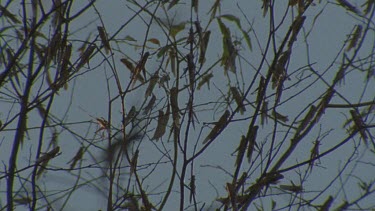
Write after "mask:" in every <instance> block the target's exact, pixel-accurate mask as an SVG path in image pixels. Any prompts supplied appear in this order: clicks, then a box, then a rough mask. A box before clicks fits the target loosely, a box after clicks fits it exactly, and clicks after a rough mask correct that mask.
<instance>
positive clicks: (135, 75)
mask: <svg viewBox="0 0 375 211" xmlns="http://www.w3.org/2000/svg"><path fill="white" fill-rule="evenodd" d="M149 56H150V53H149V52H146V53H144V54H143V56H142V57H141V59H140V60H139V62H138V63H137V66H136V67H135V68H134V72H133V76H132V81H133V86H134V85H135V82H136V81H137V80H139V81H140V82H141V83H144V82H145V80H144V78H143V77H140V76H141V75H140V73H141V71H143V76H144V77H146V71H145V65H146V61H147V58H148V57H149ZM136 79H137V80H136Z"/></svg>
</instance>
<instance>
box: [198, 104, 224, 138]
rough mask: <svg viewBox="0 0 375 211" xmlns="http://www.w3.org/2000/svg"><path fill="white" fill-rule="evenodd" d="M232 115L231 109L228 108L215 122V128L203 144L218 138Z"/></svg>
mask: <svg viewBox="0 0 375 211" xmlns="http://www.w3.org/2000/svg"><path fill="white" fill-rule="evenodd" d="M229 116H230V111H229V110H226V111H225V112H224V113H223V115H222V116H221V117H220V119H219V121H217V122H216V123H215V126H214V128H212V130H211V132H210V133H209V134H208V135H207V137H206V138H205V139H204V140H203V143H202V144H206V143H207V142H209V141H211V140H213V139H214V138H216V136H217V135H219V132H220V130H221V129H222V128H224V127H225V126H226V124H227V120H228V117H229Z"/></svg>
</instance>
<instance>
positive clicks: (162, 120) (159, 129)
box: [152, 106, 170, 140]
mask: <svg viewBox="0 0 375 211" xmlns="http://www.w3.org/2000/svg"><path fill="white" fill-rule="evenodd" d="M169 113H170V112H169V106H168V108H167V111H166V112H165V114H164V112H163V111H162V110H159V117H158V125H157V126H156V130H155V133H154V136H153V138H152V140H159V139H160V138H161V137H162V136H163V135H164V133H165V129H166V127H167V124H168V120H169Z"/></svg>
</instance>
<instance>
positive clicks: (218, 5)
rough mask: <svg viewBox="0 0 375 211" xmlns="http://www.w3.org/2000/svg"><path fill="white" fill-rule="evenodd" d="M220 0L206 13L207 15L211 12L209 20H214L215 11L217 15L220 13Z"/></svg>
mask: <svg viewBox="0 0 375 211" xmlns="http://www.w3.org/2000/svg"><path fill="white" fill-rule="evenodd" d="M220 1H221V0H216V1H215V3H214V4H213V5H212V7H211V9H210V10H209V11H208V13H210V12H211V17H210V20H212V19H214V17H215V16H216V13H217V10H219V13H220V11H221V5H220Z"/></svg>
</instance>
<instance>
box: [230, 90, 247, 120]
mask: <svg viewBox="0 0 375 211" xmlns="http://www.w3.org/2000/svg"><path fill="white" fill-rule="evenodd" d="M230 91H231V92H232V96H233V98H234V100H235V101H236V103H237V106H238V107H239V111H240V113H241V114H243V113H244V112H245V111H246V108H245V105H244V104H243V102H242V96H241V94H240V92H239V91H238V90H237V88H236V87H233V86H232V87H231V88H230Z"/></svg>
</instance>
